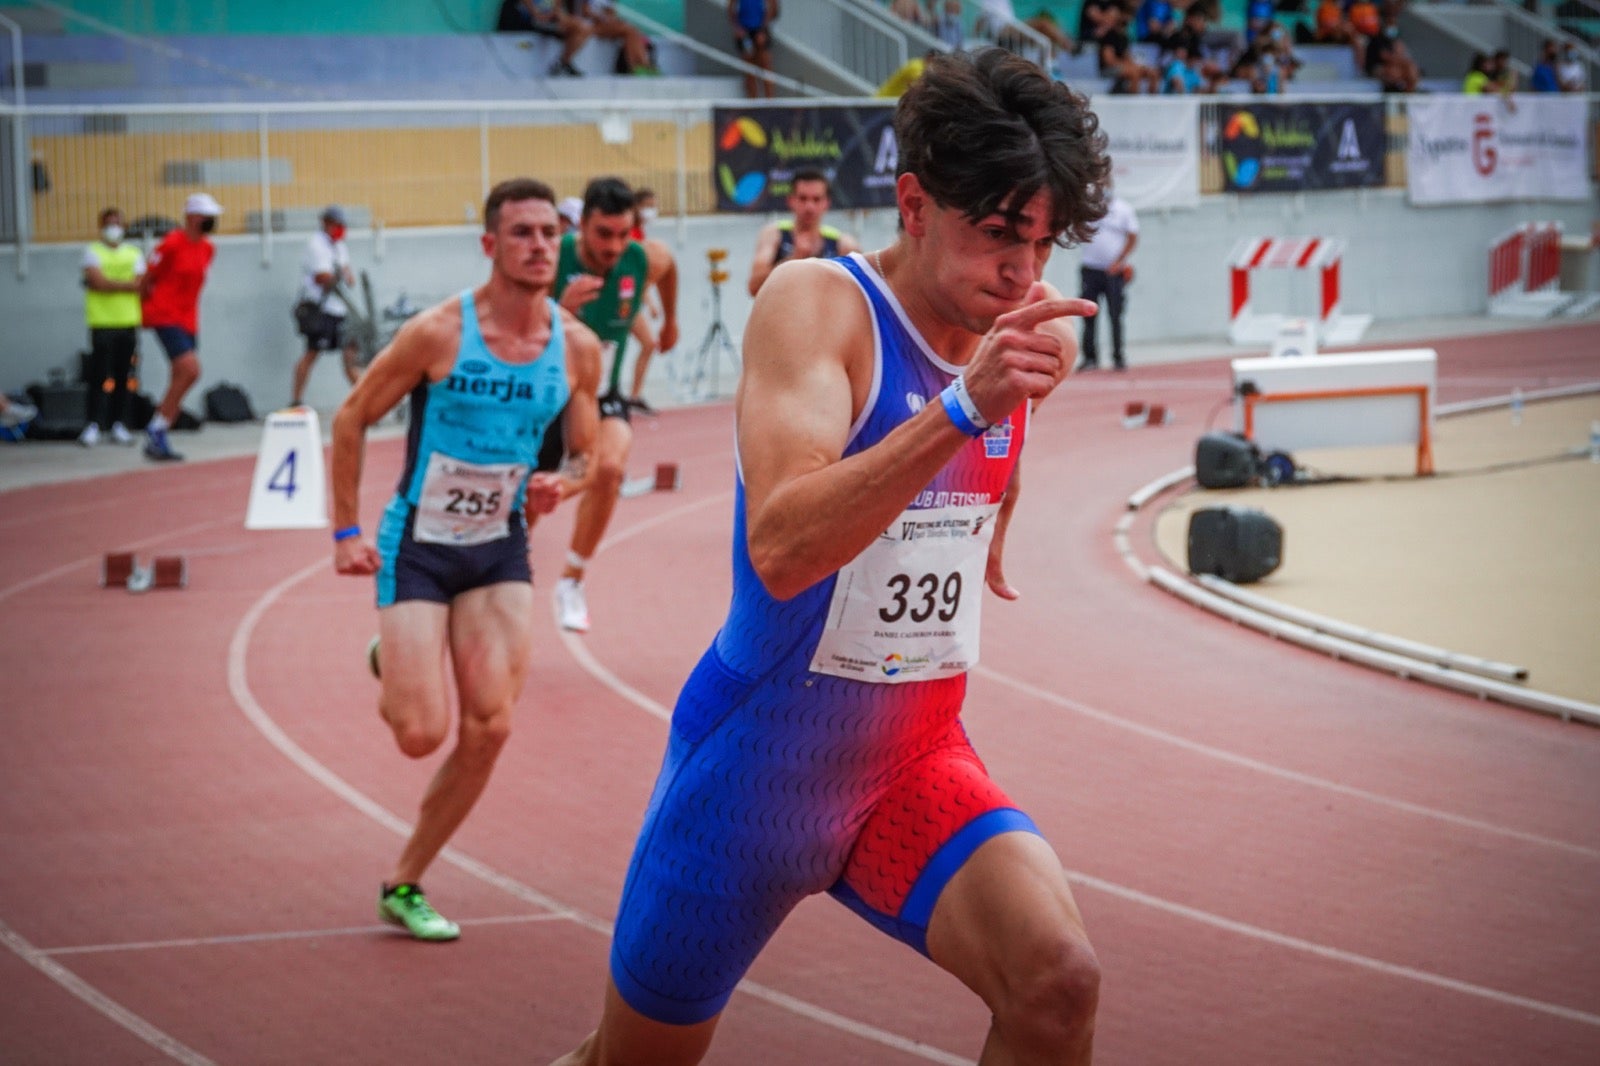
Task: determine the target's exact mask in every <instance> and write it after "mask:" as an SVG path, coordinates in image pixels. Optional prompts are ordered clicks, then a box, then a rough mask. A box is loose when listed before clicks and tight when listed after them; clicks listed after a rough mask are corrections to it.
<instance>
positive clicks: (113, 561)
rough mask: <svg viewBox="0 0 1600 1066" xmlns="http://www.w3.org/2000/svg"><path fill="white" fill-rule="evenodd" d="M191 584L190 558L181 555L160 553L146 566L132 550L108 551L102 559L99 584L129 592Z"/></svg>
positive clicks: (186, 586) (103, 586) (177, 587)
mask: <svg viewBox="0 0 1600 1066" xmlns="http://www.w3.org/2000/svg"><path fill="white" fill-rule="evenodd" d="M188 586H189V561H188V560H187V559H185V558H184V557H183V556H181V555H158V556H156V557H155V558H154V559H152V560H151V561H150V565H148V566H144V565H142V564H140V562H139V560H138V559H137V558H136V557H135V556H134V554H133V553H132V552H108V553H106V557H105V558H104V559H103V560H102V561H101V563H100V587H101V588H112V587H120V588H125V589H127V590H128V591H129V592H148V591H149V590H150V589H181V588H188Z"/></svg>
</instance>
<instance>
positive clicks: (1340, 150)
mask: <svg viewBox="0 0 1600 1066" xmlns="http://www.w3.org/2000/svg"><path fill="white" fill-rule="evenodd" d="M1216 136H1217V140H1216V149H1217V155H1218V157H1219V158H1221V160H1222V177H1223V187H1224V188H1225V189H1226V190H1227V191H1228V192H1301V191H1303V190H1307V189H1348V188H1355V187H1360V186H1380V185H1382V184H1383V157H1384V133H1383V104H1381V103H1361V104H1273V103H1262V104H1247V105H1245V106H1242V107H1238V106H1223V107H1220V108H1218V121H1217V132H1216Z"/></svg>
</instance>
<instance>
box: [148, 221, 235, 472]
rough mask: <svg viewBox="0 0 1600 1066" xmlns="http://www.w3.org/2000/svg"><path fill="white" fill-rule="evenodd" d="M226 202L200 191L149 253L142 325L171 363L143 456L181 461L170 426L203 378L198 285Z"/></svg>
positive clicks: (211, 253)
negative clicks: (211, 235)
mask: <svg viewBox="0 0 1600 1066" xmlns="http://www.w3.org/2000/svg"><path fill="white" fill-rule="evenodd" d="M220 214H222V205H221V204H219V203H217V201H216V200H214V199H212V198H211V196H210V195H208V194H206V193H203V192H197V193H195V194H194V195H192V196H190V197H189V198H188V199H187V200H185V201H184V204H183V228H182V229H175V230H173V231H172V232H171V233H169V234H167V235H166V237H165V238H163V239H162V241H161V243H160V244H158V245H157V246H156V250H155V251H154V252H151V253H150V265H149V268H148V269H147V270H146V271H145V274H144V286H143V289H142V296H143V298H144V324H145V326H146V327H148V328H149V329H151V330H153V331H154V332H155V335H156V338H157V339H158V340H160V341H161V347H162V348H163V349H165V350H166V353H167V359H168V360H169V361H170V362H171V363H172V375H171V377H170V378H169V379H168V381H167V392H166V395H165V396H163V397H162V399H161V406H160V407H159V408H158V409H157V410H156V413H155V417H153V418H152V419H150V425H149V426H148V427H147V429H146V430H145V434H146V437H147V439H146V440H145V445H144V454H145V456H146V457H147V458H150V459H155V460H157V461H173V460H180V459H182V458H183V456H181V455H179V454H178V453H177V452H175V451H173V450H172V444H171V442H169V441H168V440H167V430H169V429H171V428H172V424H173V423H174V422H176V421H177V419H178V405H179V404H180V403H182V401H183V396H184V394H185V393H187V392H188V391H189V389H190V388H191V387H192V386H193V385H194V383H195V382H196V381H198V380H199V378H200V351H199V340H200V289H201V288H202V287H203V286H204V285H205V283H206V271H208V270H210V269H211V260H212V258H213V257H214V256H215V255H216V253H217V250H216V247H215V246H214V245H213V244H212V243H211V241H210V240H209V239H208V238H207V236H206V235H207V234H208V233H210V232H211V231H212V230H213V229H215V228H216V224H217V216H218V215H220Z"/></svg>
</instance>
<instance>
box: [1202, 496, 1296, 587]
mask: <svg viewBox="0 0 1600 1066" xmlns="http://www.w3.org/2000/svg"><path fill="white" fill-rule="evenodd" d="M1282 562H1283V527H1282V526H1280V525H1278V523H1277V522H1275V521H1273V519H1272V517H1271V516H1270V515H1268V514H1267V513H1266V512H1265V511H1258V510H1255V509H1254V508H1249V507H1205V508H1202V509H1200V510H1198V511H1195V512H1194V513H1192V514H1190V515H1189V572H1190V573H1191V574H1215V575H1216V576H1217V577H1220V578H1223V579H1224V580H1226V581H1231V582H1233V583H1234V584H1235V585H1248V584H1249V583H1250V582H1252V581H1260V580H1261V579H1262V578H1264V577H1266V576H1267V575H1268V574H1270V573H1272V572H1273V571H1274V570H1276V569H1277V568H1278V566H1279V564H1280V563H1282Z"/></svg>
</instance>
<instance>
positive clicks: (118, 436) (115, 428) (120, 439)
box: [111, 422, 133, 444]
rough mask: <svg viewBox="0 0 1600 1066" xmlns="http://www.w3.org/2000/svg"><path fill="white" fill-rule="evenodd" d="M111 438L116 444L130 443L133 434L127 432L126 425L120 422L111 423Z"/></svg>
mask: <svg viewBox="0 0 1600 1066" xmlns="http://www.w3.org/2000/svg"><path fill="white" fill-rule="evenodd" d="M111 439H112V440H114V441H116V442H117V443H118V444H132V443H133V434H132V433H129V432H128V427H127V426H125V425H123V424H122V423H121V422H113V423H111Z"/></svg>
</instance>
